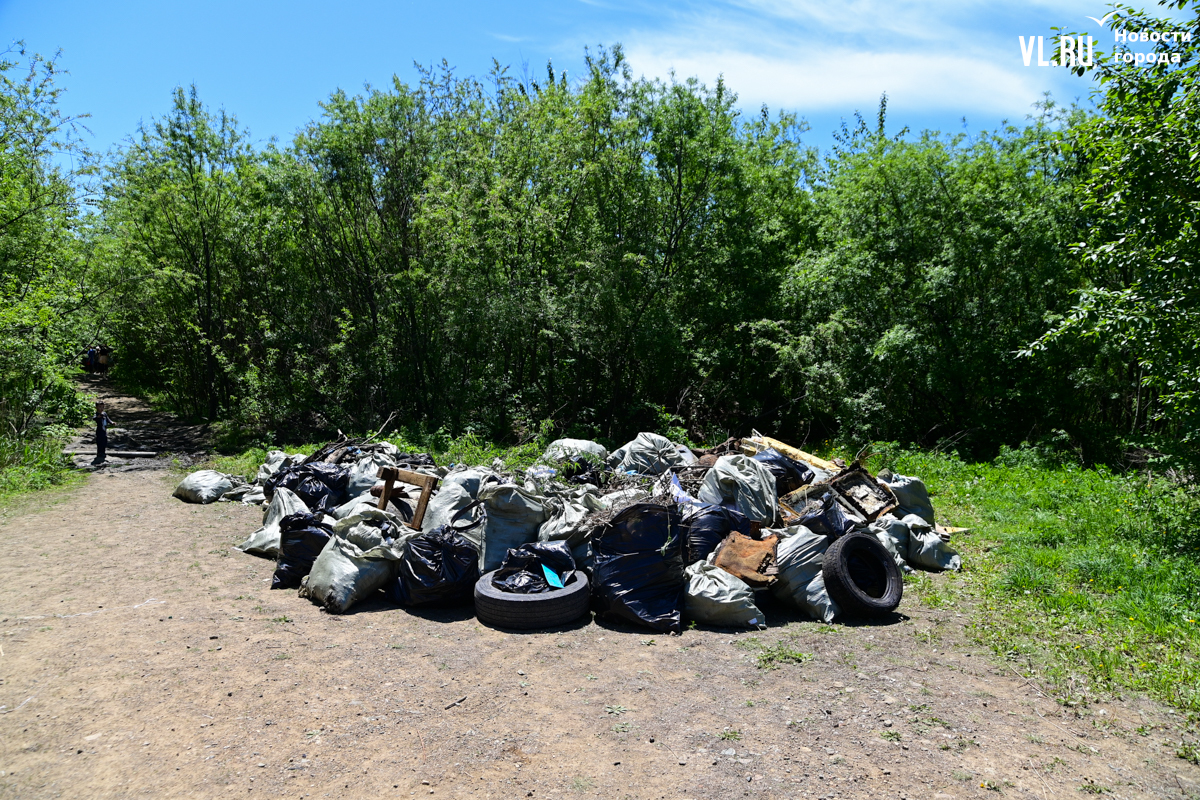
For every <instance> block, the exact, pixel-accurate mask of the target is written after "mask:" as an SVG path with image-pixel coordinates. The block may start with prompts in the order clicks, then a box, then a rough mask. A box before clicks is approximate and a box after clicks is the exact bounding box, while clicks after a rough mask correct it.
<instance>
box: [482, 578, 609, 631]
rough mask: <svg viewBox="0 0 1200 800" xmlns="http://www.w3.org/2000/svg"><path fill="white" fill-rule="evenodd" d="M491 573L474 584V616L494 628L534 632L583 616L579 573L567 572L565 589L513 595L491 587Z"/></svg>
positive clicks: (584, 590)
mask: <svg viewBox="0 0 1200 800" xmlns="http://www.w3.org/2000/svg"><path fill="white" fill-rule="evenodd" d="M493 575H495V570H493V571H492V572H487V573H484V574H483V575H481V576H480V577H479V580H478V581H476V582H475V616H477V617H479V621H480V622H486V623H487V624H489V625H494V626H495V627H497V628H509V629H511V630H520V631H528V630H538V629H544V628H556V627H559V626H561V625H568V624H570V623H572V622H574V621H575V620H577V619H579V618H580V617H582V616H583V615H584V614H586V613H587V610H588V603H589V600H590V592H589V591H588V589H589V587H588V579H587V575H585V574H584V573H583V572H582V571H580V570H575V571H573V572H571V573H570V574H569V575H568V576H567V579H566V581H564V582H565V584H566V586H564V587H563V588H562V589H558V590H555V591H552V592H539V593H537V594H516V593H513V592H502V591H500V590H499V589H497V588H496V587H495V586H493V585H492V576H493Z"/></svg>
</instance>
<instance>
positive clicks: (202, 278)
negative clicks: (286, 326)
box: [105, 86, 260, 420]
mask: <svg viewBox="0 0 1200 800" xmlns="http://www.w3.org/2000/svg"><path fill="white" fill-rule="evenodd" d="M257 167H258V158H257V156H256V155H255V153H254V152H253V150H252V148H251V147H250V145H249V143H248V141H247V135H246V133H245V132H244V131H242V130H241V129H239V128H238V125H237V120H236V119H235V118H234V117H232V116H231V115H229V114H226V113H225V112H224V111H223V110H222V111H219V112H217V113H216V114H213V113H212V112H210V111H208V109H206V108H205V106H204V105H203V104H202V103H201V101H200V99H199V96H198V94H197V91H196V87H194V86H193V87H191V88H190V89H189V90H188V91H186V92H185V91H184V90H183V89H182V88H177V89H176V90H175V94H174V102H173V105H172V109H171V112H170V113H169V114H168V115H167V116H166V117H165V118H163V119H161V120H156V121H154V122H153V123H152V124H151V125H150V126H148V127H143V128H142V129H141V130H140V132H139V135H138V137H137V139H136V140H134V141H133V142H131V143H130V144H129V145H128V147H126V148H125V150H124V152H123V153H122V154H121V155H120V158H119V160H118V161H117V163H116V164H115V165H114V166H113V167H112V169H111V170H110V173H109V176H108V180H107V185H106V199H105V222H106V227H107V230H108V233H109V236H110V239H111V247H112V251H111V252H110V253H109V254H108V257H107V261H108V264H109V268H110V273H109V276H108V280H109V281H111V282H112V283H113V285H116V286H119V287H121V289H120V291H118V292H116V293H115V294H114V296H113V302H112V303H111V304H110V305H109V307H108V314H109V316H108V319H107V324H108V326H109V329H110V330H112V331H113V332H114V334H115V335H116V336H118V337H119V340H120V343H121V359H120V361H119V362H118V370H119V372H118V374H119V375H121V376H122V377H123V378H124V379H125V380H127V381H130V382H132V383H133V384H135V385H139V386H142V387H144V388H145V389H148V390H150V391H154V392H163V393H165V394H166V395H167V396H168V398H170V399H171V401H172V402H173V404H174V405H175V406H176V407H177V408H181V409H183V410H186V411H188V412H190V413H192V414H194V415H196V416H205V417H207V418H208V419H210V420H215V419H217V418H218V417H219V416H221V414H222V412H224V411H227V410H229V409H231V408H234V407H236V405H237V402H238V400H239V398H240V391H241V390H242V384H241V379H242V377H243V376H244V375H245V363H244V359H243V357H242V353H243V347H244V330H243V329H242V327H241V326H243V325H244V324H245V323H246V322H247V320H245V319H244V318H243V316H242V314H241V312H242V311H243V307H242V303H241V300H242V298H243V292H244V291H245V290H246V287H247V286H252V285H253V282H254V279H255V274H254V272H255V270H254V261H255V253H256V250H255V247H254V243H255V241H256V237H257V236H258V235H259V233H260V228H259V226H258V224H257V223H258V220H257V219H256V218H255V217H254V216H253V214H252V213H251V212H252V208H253V206H252V205H251V202H250V201H251V199H252V198H253V196H254V186H253V184H254V182H255V180H256V177H257Z"/></svg>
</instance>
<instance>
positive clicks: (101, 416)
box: [95, 403, 112, 464]
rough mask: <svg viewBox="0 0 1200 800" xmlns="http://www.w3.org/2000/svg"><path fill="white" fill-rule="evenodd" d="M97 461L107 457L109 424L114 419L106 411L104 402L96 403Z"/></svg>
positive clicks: (99, 461) (100, 461)
mask: <svg viewBox="0 0 1200 800" xmlns="http://www.w3.org/2000/svg"><path fill="white" fill-rule="evenodd" d="M95 419H96V461H95V463H97V464H99V463H102V462H103V461H104V460H105V459H106V458H107V455H105V451H106V450H108V426H109V425H111V424H112V421H111V420H110V419H109V418H108V414H107V413H106V412H105V411H104V403H96V417H95Z"/></svg>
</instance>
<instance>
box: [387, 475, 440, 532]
mask: <svg viewBox="0 0 1200 800" xmlns="http://www.w3.org/2000/svg"><path fill="white" fill-rule="evenodd" d="M376 476H377V477H379V478H383V491H382V492H380V493H379V508H387V504H388V501H389V500H391V499H392V487H393V486H394V485H395V483H396V482H397V481H399V482H400V483H408V484H411V485H413V486H418V487H420V489H421V496H420V497H419V498H417V509H416V511H414V512H413V518H412V522H406V523H405V524H406V525H408V527H410V528H412V529H413V530H418V531H419V530H421V522H422V521H424V519H425V507H426V506H427V505H429V497H430V496H431V495H432V494H433V490H434V487H436V486H437V484H438V479H437V478H435V477H434V476H432V475H426V474H425V473H423V472H413V471H411V470H407V469H400V468H399V467H380V468H379V472H378V473H376Z"/></svg>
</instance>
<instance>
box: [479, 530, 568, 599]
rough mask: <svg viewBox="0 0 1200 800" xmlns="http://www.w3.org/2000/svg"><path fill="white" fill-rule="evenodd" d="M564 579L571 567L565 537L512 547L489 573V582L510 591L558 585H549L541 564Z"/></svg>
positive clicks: (543, 589)
mask: <svg viewBox="0 0 1200 800" xmlns="http://www.w3.org/2000/svg"><path fill="white" fill-rule="evenodd" d="M543 566H544V567H547V568H548V569H549V570H550V571H551V572H553V573H554V574H555V575H557V576H558V578H559V580H560V581H565V580H566V579H567V576H568V575H570V574H571V573H572V572H574V570H575V558H574V556H572V555H571V546H570V545H569V544H567V542H566V541H563V540H559V541H551V542H529V543H528V544H523V545H521V546H520V547H514V548H512V549H510V550H509V551H508V554H507V555H505V556H504V563H502V564H501V565H500V569H498V570H496V572H495V573H494V574H493V575H492V586H495V587H496V588H497V589H499V590H500V591H502V592H512V593H513V594H539V593H541V592H551V591H554V590H555V589H558V588H561V587H558V586H551V585H550V582H549V581H548V580H547V579H546V573H545V571H544V570H543V569H542V567H543Z"/></svg>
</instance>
